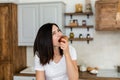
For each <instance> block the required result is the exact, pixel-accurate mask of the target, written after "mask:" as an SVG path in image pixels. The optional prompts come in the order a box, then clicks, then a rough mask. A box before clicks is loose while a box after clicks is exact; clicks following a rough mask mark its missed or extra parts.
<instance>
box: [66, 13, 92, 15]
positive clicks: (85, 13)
mask: <svg viewBox="0 0 120 80" xmlns="http://www.w3.org/2000/svg"><path fill="white" fill-rule="evenodd" d="M65 15H93V12H90V13H88V12H82V13H76V12H73V13H72V12H71V13H65Z"/></svg>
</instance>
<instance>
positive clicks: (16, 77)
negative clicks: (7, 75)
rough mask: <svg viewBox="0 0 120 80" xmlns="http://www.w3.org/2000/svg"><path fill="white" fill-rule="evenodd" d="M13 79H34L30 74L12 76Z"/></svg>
mask: <svg viewBox="0 0 120 80" xmlns="http://www.w3.org/2000/svg"><path fill="white" fill-rule="evenodd" d="M14 80H36V79H35V77H32V76H14Z"/></svg>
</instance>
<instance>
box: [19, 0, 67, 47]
mask: <svg viewBox="0 0 120 80" xmlns="http://www.w3.org/2000/svg"><path fill="white" fill-rule="evenodd" d="M64 9H65V4H64V3H63V2H52V3H47V2H46V3H21V4H19V5H18V26H19V28H18V35H19V40H18V41H19V42H18V44H19V46H33V44H34V40H35V37H36V34H37V32H38V29H39V28H40V26H42V25H43V24H45V23H56V24H57V25H58V26H59V27H60V29H61V30H62V31H63V30H64V27H63V25H64V11H65V10H64ZM63 32H64V31H63Z"/></svg>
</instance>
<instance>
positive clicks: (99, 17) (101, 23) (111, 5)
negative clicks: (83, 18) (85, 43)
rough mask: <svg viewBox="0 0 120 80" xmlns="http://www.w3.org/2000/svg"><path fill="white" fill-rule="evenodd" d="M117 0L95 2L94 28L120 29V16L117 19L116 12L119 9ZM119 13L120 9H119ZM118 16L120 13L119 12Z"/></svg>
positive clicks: (104, 29) (99, 29) (105, 29)
mask: <svg viewBox="0 0 120 80" xmlns="http://www.w3.org/2000/svg"><path fill="white" fill-rule="evenodd" d="M118 5H120V1H119V0H99V1H96V3H95V12H96V15H95V18H96V20H95V23H96V24H95V29H96V30H98V31H101V30H102V31H113V30H120V17H119V20H117V18H118V16H117V13H118V11H119V10H120V6H118ZM119 13H120V11H119ZM119 16H120V14H119Z"/></svg>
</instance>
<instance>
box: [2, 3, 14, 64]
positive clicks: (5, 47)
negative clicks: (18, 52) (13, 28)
mask: <svg viewBox="0 0 120 80" xmlns="http://www.w3.org/2000/svg"><path fill="white" fill-rule="evenodd" d="M9 11H10V10H9V6H8V5H4V4H1V5H0V62H2V61H9V60H10V57H8V56H10V54H9V52H11V50H12V49H11V47H10V43H9V41H8V40H9V39H10V36H8V34H9V32H10V31H9V16H10V14H9ZM8 15H9V16H8Z"/></svg>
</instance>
